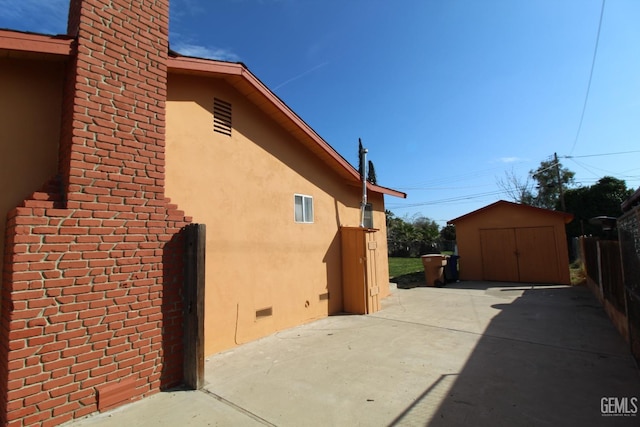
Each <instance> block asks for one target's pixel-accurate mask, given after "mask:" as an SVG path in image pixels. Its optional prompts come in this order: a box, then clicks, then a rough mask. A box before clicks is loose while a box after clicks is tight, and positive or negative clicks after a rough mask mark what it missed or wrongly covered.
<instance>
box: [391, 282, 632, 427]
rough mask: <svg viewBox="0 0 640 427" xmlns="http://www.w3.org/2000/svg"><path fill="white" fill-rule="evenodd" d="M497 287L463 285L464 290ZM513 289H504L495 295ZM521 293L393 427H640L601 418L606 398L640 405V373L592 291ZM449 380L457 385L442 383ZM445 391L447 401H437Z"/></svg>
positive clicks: (502, 307) (540, 289)
mask: <svg viewBox="0 0 640 427" xmlns="http://www.w3.org/2000/svg"><path fill="white" fill-rule="evenodd" d="M492 285H493V286H494V287H495V285H496V284H495V283H480V282H466V283H465V282H460V283H458V284H455V286H456V287H457V288H460V289H487V288H489V287H491V286H492ZM500 285H501V286H502V285H503V284H500ZM447 287H451V286H447ZM509 290H512V289H509V288H507V289H500V288H496V289H495V290H493V294H494V295H496V294H498V293H499V292H508V291H509ZM513 290H520V291H522V292H523V293H522V295H521V296H520V297H518V298H516V299H515V300H513V302H511V303H506V304H494V305H493V306H492V307H493V308H498V309H500V310H501V311H500V312H499V314H497V315H496V316H495V317H494V318H493V319H492V320H491V322H490V323H489V325H488V327H487V328H486V330H485V331H484V333H482V335H481V337H480V338H479V339H478V342H477V344H476V346H475V347H474V349H473V351H472V352H471V354H470V355H469V357H468V359H467V361H466V364H465V365H464V367H463V368H462V370H461V371H460V372H459V373H457V374H443V375H441V376H440V378H439V379H438V381H436V382H435V383H433V384H431V385H430V386H429V387H428V388H427V389H425V391H424V393H422V394H421V395H420V396H418V398H417V399H416V400H415V401H414V402H413V403H412V404H411V405H410V406H409V407H407V408H406V410H404V411H403V412H402V413H401V414H400V415H399V416H398V417H397V418H396V419H395V420H394V421H393V422H392V423H391V424H390V426H397V425H426V426H429V427H439V426H467V425H473V426H495V425H510V426H559V425H562V426H587V425H605V426H606V425H640V413H637V414H636V413H628V414H626V416H603V415H602V413H601V400H602V398H606V397H615V398H618V399H622V398H627V399H629V398H631V397H636V398H638V399H640V375H639V374H638V369H637V366H636V365H635V363H634V361H633V358H632V357H631V354H630V352H629V350H628V347H627V345H626V344H625V343H624V341H623V340H622V338H621V337H620V336H619V335H618V334H617V332H616V331H615V329H614V327H613V325H611V323H610V322H609V320H608V318H607V317H606V315H605V313H604V311H603V310H602V308H601V307H600V306H599V305H598V303H597V301H596V300H595V298H593V296H592V295H591V293H590V292H589V291H588V290H587V289H585V288H583V287H557V286H556V287H553V286H536V287H534V288H531V287H524V286H522V284H514V286H513ZM447 379H450V380H451V381H450V382H449V384H442V383H443V382H446V380H447ZM438 387H440V388H441V390H440V391H439V392H438V393H437V394H438V395H439V396H436V397H435V398H434V397H433V396H430V395H431V394H432V392H434V390H435V389H436V388H438ZM435 399H439V400H440V402H441V403H439V406H438V407H437V409H436V410H435V413H434V412H433V408H431V409H429V408H428V406H429V405H433V404H434V403H433V402H434V401H435ZM638 409H640V403H639V404H638ZM627 410H628V411H633V410H634V407H633V406H632V405H629V406H628V408H627ZM636 412H638V411H636ZM421 413H422V414H426V413H431V414H433V415H432V416H430V417H428V416H425V415H423V416H422V417H420V414H421ZM428 418H430V419H428ZM417 420H419V422H417V423H416V421H417Z"/></svg>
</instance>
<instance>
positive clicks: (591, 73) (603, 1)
mask: <svg viewBox="0 0 640 427" xmlns="http://www.w3.org/2000/svg"><path fill="white" fill-rule="evenodd" d="M605 2H606V0H602V8H601V9H600V21H599V22H598V33H597V34H596V45H595V48H594V49H593V59H592V60H591V71H590V72H589V82H588V83H587V93H586V95H585V97H584V104H583V105H582V113H581V114H580V124H578V131H577V132H576V138H575V139H574V140H573V145H572V146H571V150H570V151H569V154H571V153H573V150H574V149H575V148H576V144H577V143H578V138H579V137H580V131H581V130H582V122H583V121H584V113H585V111H586V110H587V102H588V101H589V92H590V91H591V80H592V78H593V69H594V68H595V65H596V57H597V55H598V44H599V42H600V30H601V29H602V17H603V15H604V5H605Z"/></svg>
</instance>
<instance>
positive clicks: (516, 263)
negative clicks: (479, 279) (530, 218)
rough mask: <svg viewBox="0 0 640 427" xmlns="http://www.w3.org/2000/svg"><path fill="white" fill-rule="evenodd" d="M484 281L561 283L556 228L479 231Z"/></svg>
mask: <svg viewBox="0 0 640 427" xmlns="http://www.w3.org/2000/svg"><path fill="white" fill-rule="evenodd" d="M480 245H481V253H482V271H483V274H482V276H483V279H484V280H493V281H499V282H531V283H558V282H561V276H560V272H559V270H558V252H557V249H556V236H555V231H554V229H553V227H522V228H501V229H485V230H480Z"/></svg>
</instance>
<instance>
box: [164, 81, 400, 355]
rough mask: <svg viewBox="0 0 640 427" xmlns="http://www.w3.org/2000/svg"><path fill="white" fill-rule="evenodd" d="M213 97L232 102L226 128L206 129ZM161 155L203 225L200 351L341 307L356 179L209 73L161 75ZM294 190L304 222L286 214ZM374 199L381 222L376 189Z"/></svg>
mask: <svg viewBox="0 0 640 427" xmlns="http://www.w3.org/2000/svg"><path fill="white" fill-rule="evenodd" d="M214 98H219V99H222V100H224V101H225V102H228V103H230V104H231V105H232V110H233V119H232V123H233V131H232V136H231V137H228V136H225V135H222V134H219V133H215V132H213V119H212V115H213V102H214ZM166 161H167V164H166V194H167V196H168V197H170V198H171V199H172V201H173V202H175V203H177V204H178V205H179V206H180V208H181V209H184V210H185V211H187V212H189V214H190V215H192V216H193V218H194V222H198V223H203V224H206V226H207V252H206V257H207V261H206V290H205V293H206V298H205V299H206V301H205V311H206V314H205V353H206V354H212V353H215V352H217V351H220V350H223V349H227V348H230V347H233V346H235V345H237V344H242V343H244V342H247V341H250V340H253V339H256V338H259V337H261V336H265V335H268V334H270V333H272V332H275V331H277V330H281V329H284V328H287V327H290V326H293V325H297V324H300V323H304V322H307V321H310V320H312V319H317V318H320V317H324V316H326V315H328V314H331V313H336V312H339V311H341V310H342V293H341V260H340V240H339V238H340V237H339V233H338V230H339V226H340V225H357V224H358V223H359V203H360V190H359V188H358V187H357V186H353V185H348V184H346V183H345V182H344V181H342V180H341V179H340V178H339V177H338V176H337V174H335V173H334V172H332V171H331V170H330V169H329V168H328V167H327V166H326V165H325V164H323V163H322V162H320V161H319V160H318V159H317V157H315V156H314V155H312V154H311V153H310V152H309V151H308V150H307V149H305V148H302V147H301V145H300V144H299V143H298V142H297V141H296V140H295V139H294V138H293V137H292V136H291V135H290V134H288V133H287V132H285V131H284V130H283V129H282V128H281V127H280V126H278V125H277V124H275V123H274V122H273V121H272V120H271V119H270V118H269V117H267V116H266V115H265V114H263V113H262V112H261V111H260V110H259V109H258V108H257V107H256V106H254V105H253V104H252V103H250V102H249V101H248V100H247V99H246V98H245V97H243V96H242V95H241V94H240V93H238V92H237V91H236V90H235V89H233V88H232V87H231V86H229V85H228V84H226V83H225V82H224V81H223V80H218V79H212V78H209V79H207V78H202V77H194V76H183V75H173V74H170V75H169V90H168V101H167V154H166ZM294 194H302V195H307V196H312V197H313V204H314V222H313V223H312V224H303V223H296V222H295V221H294ZM376 205H377V206H376ZM374 207H375V208H376V210H377V211H378V212H376V214H375V221H376V222H377V224H376V225H378V224H381V225H384V205H383V200H382V196H381V195H378V196H377V197H374ZM381 240H385V239H381ZM381 243H382V242H381ZM381 250H385V253H384V260H383V262H380V264H381V265H384V270H383V269H381V271H380V272H379V274H380V275H381V276H384V275H385V274H386V278H387V279H386V282H385V284H386V283H388V266H387V265H386V240H385V241H384V243H383V244H381ZM383 289H384V287H383ZM386 292H387V293H388V289H387V291H386ZM327 293H329V299H328V300H327V299H325V296H326V294H327ZM268 308H271V309H272V315H271V316H265V317H263V318H258V319H257V318H256V311H259V310H263V309H268Z"/></svg>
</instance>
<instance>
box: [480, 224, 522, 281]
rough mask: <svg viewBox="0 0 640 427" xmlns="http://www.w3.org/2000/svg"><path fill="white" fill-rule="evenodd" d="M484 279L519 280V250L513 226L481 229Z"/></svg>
mask: <svg viewBox="0 0 640 427" xmlns="http://www.w3.org/2000/svg"><path fill="white" fill-rule="evenodd" d="M480 245H481V250H482V279H483V280H495V281H498V282H518V281H519V274H518V250H517V246H516V235H515V233H514V229H513V228H501V229H492V230H480Z"/></svg>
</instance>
